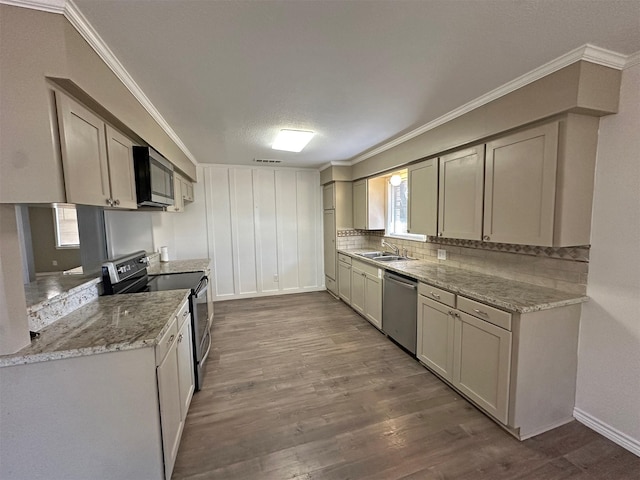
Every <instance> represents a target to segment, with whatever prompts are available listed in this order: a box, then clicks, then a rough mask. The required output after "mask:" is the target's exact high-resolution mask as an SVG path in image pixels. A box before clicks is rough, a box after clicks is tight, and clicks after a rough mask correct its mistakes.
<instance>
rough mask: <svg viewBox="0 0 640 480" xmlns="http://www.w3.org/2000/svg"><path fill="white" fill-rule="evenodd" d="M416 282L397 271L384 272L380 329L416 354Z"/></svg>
mask: <svg viewBox="0 0 640 480" xmlns="http://www.w3.org/2000/svg"><path fill="white" fill-rule="evenodd" d="M417 286H418V282H416V281H415V280H414V279H412V278H407V277H404V276H402V275H398V274H397V273H392V272H387V271H385V273H384V285H383V297H382V331H383V332H384V333H386V334H387V335H389V337H391V338H392V339H394V340H395V341H396V342H397V343H398V344H400V345H401V346H402V347H404V348H405V349H407V350H408V351H409V352H411V353H412V354H413V355H415V354H416V325H417V318H418V287H417Z"/></svg>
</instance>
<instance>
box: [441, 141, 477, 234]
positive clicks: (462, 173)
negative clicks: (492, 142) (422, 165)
mask: <svg viewBox="0 0 640 480" xmlns="http://www.w3.org/2000/svg"><path fill="white" fill-rule="evenodd" d="M439 177H440V185H439V197H438V236H439V237H444V238H462V239H466V240H481V238H482V201H483V185H484V145H478V146H476V147H472V148H467V149H464V150H460V151H458V152H453V153H450V154H448V155H444V156H442V157H440V172H439Z"/></svg>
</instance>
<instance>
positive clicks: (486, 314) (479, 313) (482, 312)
mask: <svg viewBox="0 0 640 480" xmlns="http://www.w3.org/2000/svg"><path fill="white" fill-rule="evenodd" d="M473 311H474V312H476V313H477V314H478V315H484V316H485V317H488V316H489V314H488V313H487V312H484V311H482V310H478V309H477V308H474V309H473Z"/></svg>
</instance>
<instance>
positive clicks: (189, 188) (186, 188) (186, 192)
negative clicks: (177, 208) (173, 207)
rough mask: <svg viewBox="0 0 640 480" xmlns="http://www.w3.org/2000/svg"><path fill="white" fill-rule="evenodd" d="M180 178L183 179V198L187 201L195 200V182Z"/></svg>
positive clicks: (181, 186)
mask: <svg viewBox="0 0 640 480" xmlns="http://www.w3.org/2000/svg"><path fill="white" fill-rule="evenodd" d="M180 180H181V181H182V184H181V185H180V188H181V190H182V199H183V200H184V201H185V202H193V199H194V196H193V182H192V181H190V180H187V179H186V178H182V177H181V178H180Z"/></svg>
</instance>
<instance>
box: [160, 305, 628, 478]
mask: <svg viewBox="0 0 640 480" xmlns="http://www.w3.org/2000/svg"><path fill="white" fill-rule="evenodd" d="M212 334H213V347H212V352H211V355H210V358H209V360H208V364H207V368H208V371H207V375H206V378H205V386H204V389H203V390H202V391H200V392H199V393H197V394H196V395H195V396H194V397H193V401H192V404H191V409H190V411H189V414H188V417H187V421H186V425H185V430H184V434H183V436H182V442H181V445H180V450H179V452H178V458H177V461H176V466H175V470H174V474H173V477H172V478H173V479H176V480H178V479H274V480H281V479H299V480H312V479H313V480H315V479H327V480H329V479H340V480H345V479H368V480H369V479H370V480H376V479H380V480H389V479H469V480H483V479H491V480H498V479H527V480H534V479H550V480H551V479H554V480H555V479H557V480H560V479H572V480H593V479H611V480H613V479H615V480H627V479H628V480H638V479H640V458H638V457H636V456H635V455H633V454H631V453H629V452H628V451H626V450H624V449H623V448H621V447H619V446H617V445H615V444H614V443H612V442H610V441H609V440H607V439H605V438H603V437H602V436H600V435H598V434H597V433H595V432H593V431H592V430H590V429H588V428H587V427H585V426H583V425H581V424H579V423H577V422H572V423H570V424H568V425H565V426H563V427H560V428H557V429H555V430H553V431H551V432H548V433H546V434H543V435H539V436H538V437H535V438H532V439H530V440H527V441H525V442H519V441H518V440H516V439H515V438H513V437H511V436H510V435H509V434H507V433H506V432H504V431H503V430H502V429H500V428H499V427H498V426H497V425H496V424H494V423H493V422H492V421H491V420H489V419H488V418H487V417H486V416H485V415H484V414H482V413H480V412H479V411H478V410H477V409H476V408H475V407H473V406H472V405H471V404H469V403H468V402H467V401H465V400H464V399H463V398H461V397H460V396H459V395H458V394H457V393H456V392H454V391H453V390H451V389H450V388H449V387H447V386H446V385H445V384H444V383H442V382H441V381H440V380H438V379H437V378H436V377H435V376H434V375H432V374H431V373H429V371H428V370H426V369H425V368H424V367H422V366H421V365H420V364H419V363H418V362H417V361H416V360H415V359H412V358H411V357H410V356H408V355H407V354H406V353H404V352H403V351H402V350H400V349H399V348H398V347H397V346H396V345H394V344H393V343H392V342H390V341H389V340H388V339H386V338H385V336H384V335H383V334H382V333H380V332H379V331H378V330H376V329H375V328H374V327H373V326H371V325H370V324H369V323H368V322H367V321H366V320H365V319H363V318H362V317H360V316H359V315H357V314H356V313H355V312H353V311H352V310H351V309H350V308H349V307H347V306H346V305H345V304H344V303H342V302H340V301H338V300H335V299H334V298H333V297H331V296H330V295H329V294H328V293H326V292H318V293H308V294H299V295H283V296H278V297H266V298H257V299H249V300H234V301H228V302H219V303H216V304H215V317H214V326H213V330H212Z"/></svg>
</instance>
